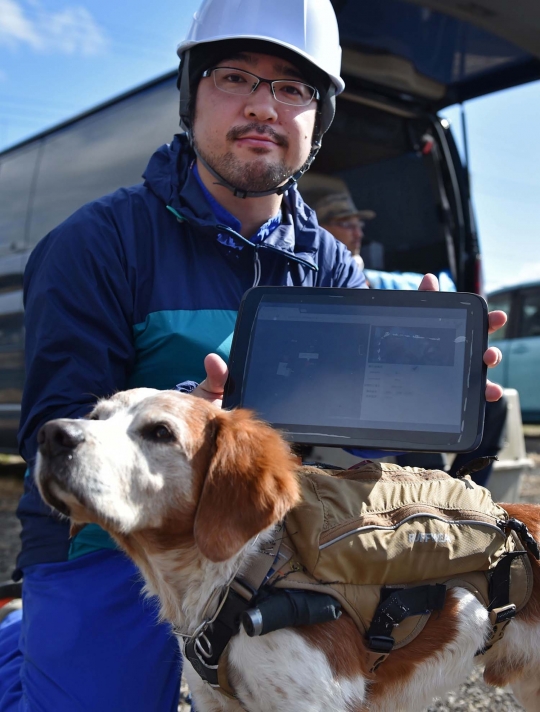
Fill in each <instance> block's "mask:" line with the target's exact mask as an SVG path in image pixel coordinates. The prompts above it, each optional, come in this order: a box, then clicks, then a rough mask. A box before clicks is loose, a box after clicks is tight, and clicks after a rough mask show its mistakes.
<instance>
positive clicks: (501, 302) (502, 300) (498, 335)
mask: <svg viewBox="0 0 540 712" xmlns="http://www.w3.org/2000/svg"><path fill="white" fill-rule="evenodd" d="M513 295H514V292H502V293H501V294H494V295H493V296H491V297H488V304H489V310H490V311H495V310H497V309H500V310H501V311H503V312H506V313H507V314H508V321H507V322H506V324H505V325H504V326H503V327H502V328H501V329H499V330H498V331H496V332H495V333H494V334H491V335H490V337H489V340H490V342H492V341H502V339H506V338H507V334H508V326H509V323H510V319H511V313H510V309H511V306H512V298H513Z"/></svg>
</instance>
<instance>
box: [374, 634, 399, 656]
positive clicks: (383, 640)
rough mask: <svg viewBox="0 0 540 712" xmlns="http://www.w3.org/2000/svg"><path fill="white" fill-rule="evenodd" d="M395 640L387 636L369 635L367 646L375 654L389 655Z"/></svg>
mask: <svg viewBox="0 0 540 712" xmlns="http://www.w3.org/2000/svg"><path fill="white" fill-rule="evenodd" d="M395 642H396V641H395V640H394V639H393V638H391V637H390V636H387V635H370V636H369V638H368V645H369V647H370V649H371V650H372V651H373V652H375V653H389V652H390V651H391V650H392V648H393V647H394V644H395Z"/></svg>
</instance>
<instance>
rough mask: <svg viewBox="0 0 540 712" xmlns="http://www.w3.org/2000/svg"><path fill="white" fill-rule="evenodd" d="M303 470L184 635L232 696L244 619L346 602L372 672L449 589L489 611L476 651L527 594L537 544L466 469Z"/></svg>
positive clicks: (247, 625)
mask: <svg viewBox="0 0 540 712" xmlns="http://www.w3.org/2000/svg"><path fill="white" fill-rule="evenodd" d="M299 480H300V486H301V491H302V499H301V502H300V504H299V505H297V506H296V507H295V508H294V509H293V510H291V511H290V512H289V513H288V514H287V517H286V519H285V521H284V522H282V523H280V524H279V525H277V526H276V527H275V528H274V531H273V536H272V540H271V541H270V543H269V544H267V545H265V546H264V547H262V548H261V550H260V552H259V554H258V555H256V556H255V557H254V558H253V559H251V560H250V563H249V566H248V567H247V569H246V570H245V571H242V572H241V574H240V575H238V576H237V577H236V578H235V579H234V581H233V582H232V583H231V585H230V587H229V588H228V589H227V590H226V591H225V592H224V593H223V596H222V599H221V602H220V604H219V606H218V610H217V612H216V614H215V615H214V616H213V617H212V619H211V620H207V621H205V622H203V624H201V626H199V629H197V631H195V633H194V635H193V636H191V637H188V638H187V639H186V642H185V644H184V655H185V657H186V658H187V659H188V660H189V661H190V663H191V664H192V665H193V667H194V668H195V670H196V671H197V673H198V674H199V675H200V676H201V678H202V679H203V680H205V681H206V682H208V683H209V684H210V685H211V686H212V687H214V688H216V689H219V690H221V691H222V692H223V693H224V694H227V695H229V696H234V691H233V690H232V688H231V685H230V684H229V681H228V679H227V674H226V665H227V646H228V643H229V641H230V639H231V638H232V637H233V636H234V635H236V634H237V633H238V631H239V629H240V625H243V627H244V629H245V630H246V632H247V634H248V635H252V636H253V635H261V634H262V635H264V634H265V633H268V632H270V631H272V630H277V629H279V628H285V627H289V626H294V625H301V624H312V623H320V622H325V621H329V620H333V619H336V618H337V617H339V615H340V613H341V611H342V610H344V611H346V612H347V613H348V615H350V616H351V618H352V619H353V621H354V622H355V624H356V626H357V627H358V630H359V631H360V633H361V635H362V636H363V638H364V640H365V642H366V647H367V651H368V652H367V655H368V663H369V666H370V669H371V671H375V670H376V669H377V667H378V666H379V665H381V664H382V663H383V662H384V661H385V660H386V658H387V657H388V656H389V655H390V654H391V653H392V651H393V650H397V649H399V648H402V647H403V646H405V645H407V644H408V643H410V642H411V641H412V640H414V639H415V638H416V637H417V636H418V635H419V633H420V632H421V631H422V629H423V628H424V626H425V625H426V623H427V621H428V619H429V616H430V615H431V613H432V612H433V611H440V610H441V609H442V608H443V606H444V602H445V598H446V592H447V590H448V589H451V588H455V587H461V588H465V589H467V590H468V591H470V592H471V593H472V594H473V595H474V596H475V597H476V598H477V599H478V600H479V601H480V603H481V604H482V605H483V606H485V608H486V609H487V610H488V611H489V617H490V621H491V625H492V631H491V637H490V639H489V641H488V643H487V644H486V647H485V648H484V649H482V650H479V651H478V653H477V654H478V655H482V654H483V653H485V652H486V651H487V650H488V649H489V648H490V647H491V646H492V645H493V644H495V643H496V642H497V641H498V640H500V639H501V637H502V636H503V633H504V629H505V628H506V626H507V625H508V623H509V622H510V621H511V619H512V618H513V617H514V616H515V615H516V613H518V612H519V611H520V610H521V609H522V608H523V607H524V606H525V605H526V604H527V601H528V600H529V598H530V596H531V593H532V580H533V578H532V568H531V563H530V560H529V557H528V556H527V552H530V553H531V555H532V556H534V557H535V558H536V559H540V550H539V548H538V544H537V543H536V541H535V540H534V539H533V537H532V536H531V535H530V533H529V532H528V530H527V527H526V526H525V524H523V523H522V522H519V521H518V520H515V519H512V518H510V517H509V515H508V513H507V512H506V511H505V510H504V509H503V508H502V507H501V506H500V505H498V504H496V503H494V502H493V500H492V499H491V495H490V493H489V491H488V490H486V489H484V488H483V487H479V486H478V485H476V484H475V483H474V482H472V480H471V479H470V477H469V476H465V477H461V478H453V477H450V476H449V475H447V474H446V473H445V472H442V471H438V470H423V469H420V468H411V467H400V466H398V465H393V464H389V463H375V462H370V461H364V462H363V463H360V464H359V465H357V466H356V467H354V468H352V469H350V470H345V471H342V470H328V469H320V468H317V467H310V466H304V467H301V468H300V470H299ZM177 632H178V631H177Z"/></svg>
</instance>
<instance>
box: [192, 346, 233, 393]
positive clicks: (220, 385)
mask: <svg viewBox="0 0 540 712" xmlns="http://www.w3.org/2000/svg"><path fill="white" fill-rule="evenodd" d="M204 368H205V370H206V378H205V379H204V381H202V383H200V384H199V385H198V386H197V388H196V389H195V390H194V391H193V393H192V394H191V395H194V396H196V397H197V398H203V399H204V400H207V401H210V402H212V403H216V404H217V405H219V403H220V402H221V401H222V400H223V391H224V390H225V382H226V380H227V376H228V375H229V369H228V368H227V364H226V363H225V361H224V360H223V359H222V358H221V356H218V355H217V354H208V356H207V357H206V358H205V359H204Z"/></svg>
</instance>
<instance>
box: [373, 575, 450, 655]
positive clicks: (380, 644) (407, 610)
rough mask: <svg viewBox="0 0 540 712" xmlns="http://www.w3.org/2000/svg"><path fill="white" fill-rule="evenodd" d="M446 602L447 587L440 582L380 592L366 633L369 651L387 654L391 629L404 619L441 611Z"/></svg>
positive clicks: (390, 641)
mask: <svg viewBox="0 0 540 712" xmlns="http://www.w3.org/2000/svg"><path fill="white" fill-rule="evenodd" d="M445 599H446V586H445V585H444V584H441V583H436V584H433V585H425V586H415V587H414V588H401V589H397V590H396V589H389V588H383V589H382V590H381V602H380V603H379V605H378V607H377V610H376V611H375V615H374V616H373V620H372V621H371V625H370V627H369V630H368V632H367V639H368V644H369V647H370V648H371V650H375V651H377V652H379V651H380V652H383V653H388V652H390V650H392V648H393V647H394V643H395V641H394V639H393V638H392V636H391V633H392V630H393V628H394V626H396V625H399V623H401V622H402V621H403V620H405V618H409V617H410V616H419V615H422V614H424V613H430V612H431V611H440V610H441V609H442V608H443V606H444V602H445Z"/></svg>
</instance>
